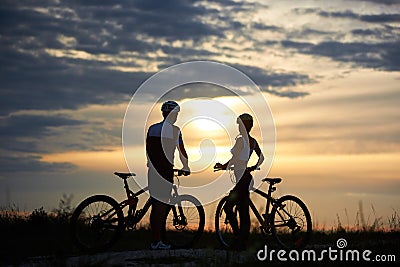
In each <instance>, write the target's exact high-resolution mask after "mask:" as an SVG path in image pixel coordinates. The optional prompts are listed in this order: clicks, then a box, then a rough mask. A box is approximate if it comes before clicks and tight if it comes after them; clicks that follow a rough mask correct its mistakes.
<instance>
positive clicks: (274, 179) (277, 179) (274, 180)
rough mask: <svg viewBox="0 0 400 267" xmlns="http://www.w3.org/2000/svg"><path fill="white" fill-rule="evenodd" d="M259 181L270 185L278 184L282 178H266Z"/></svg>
mask: <svg viewBox="0 0 400 267" xmlns="http://www.w3.org/2000/svg"><path fill="white" fill-rule="evenodd" d="M261 181H263V182H268V183H271V184H279V183H280V182H282V178H279V177H277V178H269V177H266V178H264V179H262V180H261Z"/></svg>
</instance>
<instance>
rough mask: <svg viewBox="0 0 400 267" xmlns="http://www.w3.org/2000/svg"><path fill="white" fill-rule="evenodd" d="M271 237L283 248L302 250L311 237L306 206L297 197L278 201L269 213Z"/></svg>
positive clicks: (282, 198)
mask: <svg viewBox="0 0 400 267" xmlns="http://www.w3.org/2000/svg"><path fill="white" fill-rule="evenodd" d="M271 218H272V220H273V221H272V222H271V226H272V229H271V231H272V235H273V236H274V238H275V240H276V241H277V242H278V243H279V244H280V245H281V246H283V247H284V248H287V249H293V248H302V247H304V246H305V245H306V244H307V243H308V241H309V240H310V237H311V232H312V223H311V216H310V213H309V211H308V209H307V206H306V205H305V204H304V203H303V202H302V201H301V200H300V199H299V198H297V197H295V196H291V195H287V196H283V197H281V198H280V199H278V201H277V203H276V204H275V205H274V208H273V209H272V212H271Z"/></svg>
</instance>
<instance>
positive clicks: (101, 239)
mask: <svg viewBox="0 0 400 267" xmlns="http://www.w3.org/2000/svg"><path fill="white" fill-rule="evenodd" d="M123 230H124V215H123V212H122V210H121V209H120V207H119V204H118V202H117V201H115V200H114V199H113V198H111V197H109V196H106V195H95V196H91V197H89V198H87V199H85V200H84V201H82V202H81V203H80V204H79V205H78V207H76V209H75V211H74V213H73V214H72V217H71V224H70V232H71V237H72V240H73V242H74V243H75V245H76V246H77V247H79V248H80V249H83V250H86V251H101V250H105V249H107V248H109V247H110V246H112V245H113V244H114V243H115V241H117V239H118V237H119V236H120V235H121V233H122V232H123Z"/></svg>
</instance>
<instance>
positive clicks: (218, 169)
mask: <svg viewBox="0 0 400 267" xmlns="http://www.w3.org/2000/svg"><path fill="white" fill-rule="evenodd" d="M234 169H235V167H232V166H231V167H229V168H227V169H224V168H220V167H216V166H214V172H217V171H233V170H234ZM246 169H247V170H249V169H250V167H247V168H246ZM259 170H260V167H258V168H256V169H254V170H250V171H259Z"/></svg>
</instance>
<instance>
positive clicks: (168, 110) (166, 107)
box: [161, 101, 181, 123]
mask: <svg viewBox="0 0 400 267" xmlns="http://www.w3.org/2000/svg"><path fill="white" fill-rule="evenodd" d="M180 110H181V108H180V107H179V105H178V103H176V102H175V101H166V102H164V103H163V104H162V106H161V111H162V114H163V117H164V119H168V120H169V121H170V122H172V123H175V122H176V120H177V118H178V112H179V111H180Z"/></svg>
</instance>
